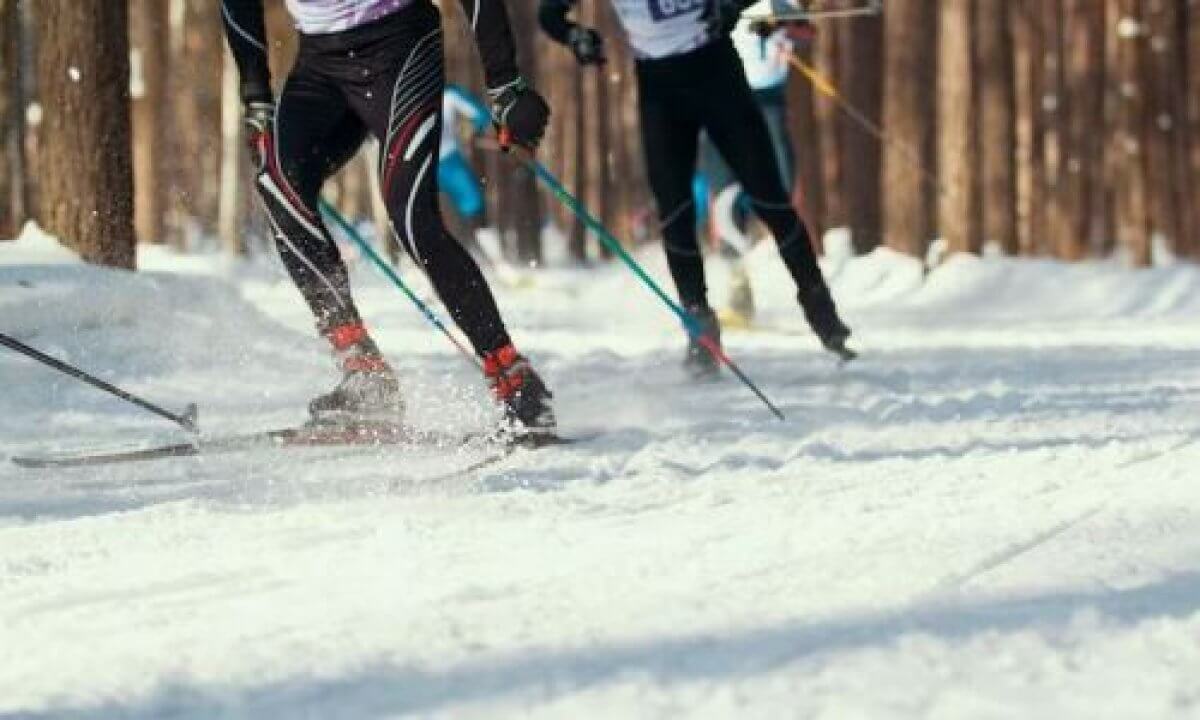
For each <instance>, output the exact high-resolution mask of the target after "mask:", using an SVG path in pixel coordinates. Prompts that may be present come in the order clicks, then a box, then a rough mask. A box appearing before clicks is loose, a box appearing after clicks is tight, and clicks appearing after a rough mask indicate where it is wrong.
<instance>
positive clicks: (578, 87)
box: [568, 64, 590, 262]
mask: <svg viewBox="0 0 1200 720" xmlns="http://www.w3.org/2000/svg"><path fill="white" fill-rule="evenodd" d="M589 71H590V68H589ZM586 77H587V76H586V75H585V74H584V69H583V68H581V67H579V65H578V64H576V65H575V68H574V71H573V72H572V73H571V79H572V82H571V105H572V106H573V109H574V111H575V112H574V117H573V118H572V123H571V125H572V130H573V132H572V135H573V137H574V142H573V143H572V144H571V150H572V156H573V157H572V160H571V175H570V177H571V179H572V183H571V187H572V190H573V192H574V193H575V196H576V197H578V198H580V199H581V200H582V201H583V202H584V203H585V204H586V203H587V193H588V150H589V148H588V145H589V143H588V132H587V131H588V122H587V115H588V113H587V110H586V106H587V102H586V99H585V95H584V82H585V81H586ZM568 247H569V248H570V252H571V259H572V260H574V261H576V262H583V261H584V260H587V228H586V227H584V224H583V221H582V220H580V219H579V218H577V217H576V218H572V219H571V239H570V242H569V243H568Z"/></svg>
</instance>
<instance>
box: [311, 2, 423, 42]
mask: <svg viewBox="0 0 1200 720" xmlns="http://www.w3.org/2000/svg"><path fill="white" fill-rule="evenodd" d="M410 2H412V0H287V9H288V12H289V13H291V14H292V18H294V19H295V21H296V29H297V30H299V31H300V32H302V33H304V34H306V35H320V34H322V33H332V32H341V31H342V30H349V29H351V28H356V27H358V26H359V25H365V24H367V23H369V22H372V21H374V20H378V19H379V18H381V17H384V16H386V15H390V14H392V13H394V12H396V11H397V10H399V9H400V8H402V7H405V6H406V5H408V4H409V3H410Z"/></svg>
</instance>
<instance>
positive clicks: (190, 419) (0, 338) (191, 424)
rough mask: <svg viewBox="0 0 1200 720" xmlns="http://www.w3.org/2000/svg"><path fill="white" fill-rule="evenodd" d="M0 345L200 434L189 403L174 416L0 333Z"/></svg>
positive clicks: (194, 410) (194, 412)
mask: <svg viewBox="0 0 1200 720" xmlns="http://www.w3.org/2000/svg"><path fill="white" fill-rule="evenodd" d="M0 345H3V346H5V347H7V348H9V349H10V350H15V351H16V352H19V353H21V354H22V355H26V356H28V357H31V358H33V359H34V360H37V361H38V362H40V363H42V364H44V365H49V366H50V367H52V368H54V369H55V370H58V371H59V372H61V373H63V374H64V375H69V376H70V377H73V378H75V379H76V380H80V381H82V382H85V383H87V384H88V385H91V386H92V387H94V388H99V389H100V390H103V391H104V392H106V393H109V394H110V395H115V396H117V397H119V398H121V399H122V400H124V401H125V402H127V403H131V404H133V405H137V406H138V407H140V408H142V409H143V410H149V411H150V412H152V413H154V414H155V415H158V416H159V417H164V418H166V419H168V420H170V421H171V422H173V423H175V424H176V425H178V426H180V427H181V428H183V429H184V430H187V431H189V432H193V433H199V432H200V428H199V427H197V426H196V415H197V409H196V405H195V403H189V404H188V406H187V407H186V408H185V409H184V411H183V412H182V413H181V414H176V413H173V412H171V411H170V410H164V409H163V408H161V407H159V406H158V405H155V404H154V403H152V402H149V401H148V400H143V399H142V398H140V397H138V396H137V395H134V394H132V393H128V392H126V391H124V390H122V389H121V388H119V387H117V386H116V385H113V384H112V383H107V382H105V381H103V380H101V379H100V378H98V377H96V376H94V375H91V374H89V373H86V372H84V371H83V370H80V369H79V368H77V367H74V366H72V365H68V364H67V363H65V362H63V361H62V360H59V359H58V358H53V357H50V356H49V355H47V354H46V353H44V352H42V351H40V350H36V349H34V348H31V347H29V346H28V345H26V344H25V343H23V342H21V341H20V340H17V339H16V338H11V337H9V336H7V335H5V334H4V333H0Z"/></svg>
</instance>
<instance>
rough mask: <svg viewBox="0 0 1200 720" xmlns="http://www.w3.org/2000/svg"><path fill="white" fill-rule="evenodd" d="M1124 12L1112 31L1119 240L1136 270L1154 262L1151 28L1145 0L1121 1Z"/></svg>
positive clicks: (1118, 17)
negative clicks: (1147, 77)
mask: <svg viewBox="0 0 1200 720" xmlns="http://www.w3.org/2000/svg"><path fill="white" fill-rule="evenodd" d="M1116 2H1117V4H1118V9H1119V10H1120V12H1119V13H1117V14H1116V15H1115V16H1114V17H1115V22H1114V23H1113V24H1112V25H1111V26H1110V28H1109V32H1115V33H1117V35H1118V38H1119V42H1118V44H1117V56H1116V67H1115V68H1114V70H1115V72H1116V78H1115V79H1116V83H1117V87H1118V88H1120V93H1121V102H1120V109H1119V111H1118V116H1117V117H1118V122H1117V126H1118V132H1119V133H1120V135H1119V142H1120V147H1119V148H1118V149H1117V152H1118V153H1120V155H1121V159H1120V170H1119V173H1120V176H1119V190H1118V196H1117V207H1116V211H1117V216H1116V222H1117V242H1118V244H1119V245H1120V246H1121V247H1123V248H1124V249H1125V250H1126V252H1127V253H1128V256H1129V260H1130V262H1131V263H1132V264H1133V265H1134V266H1135V267H1147V266H1149V265H1150V261H1151V247H1150V217H1149V212H1150V208H1149V198H1148V197H1147V193H1148V191H1149V186H1148V182H1147V167H1146V166H1147V161H1148V158H1147V153H1146V152H1145V142H1144V140H1145V135H1146V98H1145V94H1144V90H1143V88H1142V85H1141V83H1142V81H1143V79H1144V76H1143V72H1142V67H1143V56H1144V50H1143V49H1144V46H1145V41H1144V39H1145V33H1144V31H1145V26H1144V24H1143V21H1144V16H1143V13H1142V0H1116Z"/></svg>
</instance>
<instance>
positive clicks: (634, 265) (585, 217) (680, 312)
mask: <svg viewBox="0 0 1200 720" xmlns="http://www.w3.org/2000/svg"><path fill="white" fill-rule="evenodd" d="M500 148H501V149H503V150H505V151H515V152H516V153H517V157H518V158H520V160H521V161H522V163H524V164H525V166H526V167H528V168H529V169H530V170H531V171H532V172H533V174H534V175H536V176H537V178H538V179H539V180H541V181H542V183H543V184H544V185H545V186H546V187H548V188H549V189H550V191H551V192H552V193H553V194H554V196H555V197H556V198H558V200H559V202H561V203H563V204H564V205H566V206H567V208H568V209H569V210H570V211H571V212H572V213H574V214H575V216H576V217H578V218H579V219H580V220H581V221H583V224H584V225H587V226H588V228H590V229H591V231H592V232H593V233H595V235H596V237H597V238H599V240H600V242H601V243H603V244H604V246H605V247H606V248H608V249H609V250H610V251H611V252H612V253H613V254H614V255H616V256H617V257H619V258H620V259H621V262H623V263H625V265H626V266H627V267H628V268H629V269H630V270H632V271H633V273H634V275H636V276H637V277H638V279H639V280H641V281H642V283H644V284H645V285H646V287H648V288H650V290H651V291H652V292H653V293H654V294H655V295H657V296H658V299H659V300H662V301H663V303H664V304H665V305H666V306H667V307H668V308H670V309H671V311H672V312H674V313H675V315H676V316H677V317H678V318H679V320H680V322H682V323H683V327H684V329H685V330H687V333H688V335H690V336H691V337H692V339H694V340H695V341H696V342H698V343H700V345H701V346H703V347H704V349H705V350H707V351H708V352H709V354H710V355H712V356H713V358H714V359H715V360H716V361H717V362H719V363H721V364H722V365H724V366H725V367H727V368H729V369H730V370H731V371H732V372H733V374H734V375H736V376H737V378H738V380H741V381H742V384H744V385H745V386H746V387H748V388H749V389H750V390H751V392H753V393H754V394H755V395H757V396H758V399H759V400H761V401H762V402H763V404H764V405H766V406H767V408H768V409H770V411H771V412H772V413H773V414H774V415H775V417H777V418H779V419H780V420H783V419H784V416H783V411H781V410H780V409H779V408H778V407H776V406H775V403H773V402H771V399H770V398H768V397H767V396H766V394H764V393H763V391H762V390H760V389H759V387H758V386H757V385H755V384H754V381H752V380H751V379H750V378H749V377H748V376H747V375H746V373H744V372H742V369H741V368H740V367H738V366H737V363H735V362H734V361H733V360H732V359H731V358H730V357H729V356H728V355H727V354H725V351H724V350H723V349H721V346H720V345H718V344H717V342H716V341H715V340H713V338H712V337H711V336H709V335H708V334H707V333H705V332H704V329H703V328H702V327H700V323H699V322H698V321H697V320H696V318H694V317H692V315H691V313H689V312H688V311H687V310H685V309H683V308H682V307H681V306H680V305H679V303H677V302H675V301H674V300H672V299H671V298H670V297H669V296H668V295H667V294H666V293H665V292H663V289H662V287H660V286H659V284H658V283H656V282H654V279H653V278H651V277H650V275H649V274H648V273H647V272H646V271H645V270H644V269H643V268H642V266H641V265H640V264H638V261H637V260H634V259H633V256H632V255H630V254H629V253H628V252H627V251H626V250H625V248H624V247H622V246H621V243H620V242H619V241H618V240H617V239H616V238H615V237H613V234H612V233H610V232H609V231H608V228H606V227H604V225H603V224H602V223H601V222H600V221H599V220H597V219H596V218H594V217H592V215H591V213H589V212H588V210H587V208H586V207H584V206H583V203H582V202H580V201H579V199H578V198H576V197H575V196H574V195H572V194H571V193H570V191H568V190H567V188H566V187H564V186H563V184H562V183H561V182H559V181H558V178H556V177H554V174H553V173H551V172H550V171H549V170H547V169H546V166H545V165H543V164H542V163H540V162H538V160H537V159H536V158H534V157H533V155H532V154H530V153H529V152H528V151H526V150H524V149H523V148H520V147H519V146H517V145H515V144H513V143H512V141H511V139H510V138H508V137H507V136H506V135H505V134H504V133H502V134H501V137H500Z"/></svg>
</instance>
